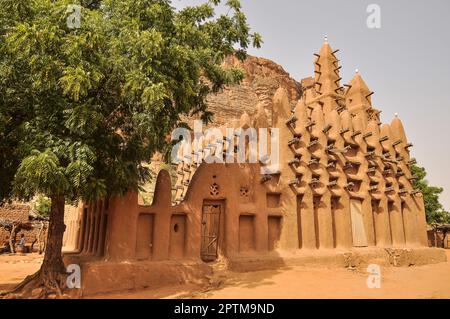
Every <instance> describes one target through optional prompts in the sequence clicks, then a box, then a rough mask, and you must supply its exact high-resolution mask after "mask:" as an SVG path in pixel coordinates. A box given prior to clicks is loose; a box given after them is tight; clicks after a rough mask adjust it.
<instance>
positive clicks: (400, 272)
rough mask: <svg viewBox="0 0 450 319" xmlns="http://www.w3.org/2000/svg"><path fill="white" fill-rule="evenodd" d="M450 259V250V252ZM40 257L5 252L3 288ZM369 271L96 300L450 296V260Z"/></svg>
mask: <svg viewBox="0 0 450 319" xmlns="http://www.w3.org/2000/svg"><path fill="white" fill-rule="evenodd" d="M447 257H448V260H449V261H450V251H447ZM41 260H42V258H41V257H40V256H38V255H35V254H32V255H26V256H5V255H1V256H0V291H2V290H5V289H8V288H11V287H12V286H14V284H17V283H18V282H20V281H21V280H22V279H23V278H24V277H26V276H27V275H29V274H32V273H33V272H34V271H36V270H37V269H38V268H39V265H40V262H41ZM368 275H369V274H368V273H364V272H361V271H354V270H347V269H342V268H326V267H314V268H312V267H290V268H284V269H278V270H270V271H256V272H250V273H226V274H223V275H222V276H221V277H220V278H219V280H216V281H215V284H214V285H212V286H210V287H200V286H196V285H182V286H176V287H167V288H163V289H155V290H146V291H138V292H124V293H117V294H108V295H101V296H96V298H145V299H150V298H224V299H228V298H242V299H247V298H263V299H264V298H275V299H276V298H402V299H403V298H445V299H450V262H446V263H440V264H435V265H426V266H420V267H409V268H408V267H406V268H394V267H386V268H382V269H381V288H380V289H369V288H368V287H367V283H366V280H367V278H368Z"/></svg>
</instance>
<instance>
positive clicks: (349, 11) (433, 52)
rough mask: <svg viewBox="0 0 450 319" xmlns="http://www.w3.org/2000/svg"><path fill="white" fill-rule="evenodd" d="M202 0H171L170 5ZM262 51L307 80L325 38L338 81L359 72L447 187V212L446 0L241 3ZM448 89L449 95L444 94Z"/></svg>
mask: <svg viewBox="0 0 450 319" xmlns="http://www.w3.org/2000/svg"><path fill="white" fill-rule="evenodd" d="M202 2H204V1H202V0H173V4H174V5H175V6H176V7H179V8H180V7H182V6H185V5H190V4H196V3H202ZM241 3H242V5H243V10H244V12H245V13H246V15H247V17H248V21H249V24H250V25H251V27H252V29H253V30H254V31H257V32H259V33H261V34H262V36H263V40H264V44H263V47H262V48H261V49H258V50H256V49H251V50H249V53H250V54H252V55H255V56H260V57H265V58H268V59H271V60H273V61H275V62H276V63H278V64H280V65H282V66H283V68H284V69H285V70H286V71H287V72H289V73H290V74H291V76H292V77H293V78H295V79H296V80H298V81H299V80H301V79H302V78H305V77H308V76H313V71H314V68H313V60H314V59H313V53H315V52H317V51H318V50H319V48H320V47H321V45H322V43H323V39H324V36H325V35H327V36H328V41H329V43H330V45H331V46H332V47H333V48H334V49H340V52H339V53H338V58H339V59H340V60H341V65H342V70H341V76H342V78H343V81H342V83H347V82H348V81H350V79H351V78H352V77H353V74H354V72H355V69H359V71H360V73H361V75H362V77H363V78H364V80H365V82H366V83H367V85H368V86H369V88H370V89H371V90H372V91H374V92H375V95H373V96H372V102H373V106H374V107H376V108H378V109H380V110H382V111H383V113H382V121H383V122H387V123H389V122H390V121H391V120H392V118H393V117H394V114H395V113H398V114H399V117H400V119H401V120H402V121H403V125H404V127H405V130H406V134H407V136H408V139H409V141H410V142H412V143H413V144H414V148H413V149H412V156H413V157H416V158H417V161H418V164H419V165H420V166H423V167H425V168H426V170H427V172H428V180H429V182H430V184H431V185H433V186H440V187H443V188H444V189H445V191H444V193H443V194H442V195H441V203H443V204H444V207H445V208H446V209H447V211H448V210H450V167H449V166H450V145H449V144H450V143H449V138H450V133H449V132H450V44H449V32H450V17H449V16H450V1H448V0H413V1H411V0H369V1H366V0H341V1H337V0H315V1H299V0H241ZM370 4H377V5H379V7H380V9H381V28H380V29H369V28H368V27H367V24H366V20H367V17H368V16H369V13H367V12H366V9H367V7H368V6H369V5H370ZM447 90H448V91H447Z"/></svg>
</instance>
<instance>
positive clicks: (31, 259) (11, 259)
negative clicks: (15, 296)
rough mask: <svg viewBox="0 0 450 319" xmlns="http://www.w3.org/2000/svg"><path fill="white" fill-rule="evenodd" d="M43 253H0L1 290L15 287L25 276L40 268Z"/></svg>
mask: <svg viewBox="0 0 450 319" xmlns="http://www.w3.org/2000/svg"><path fill="white" fill-rule="evenodd" d="M42 259H43V255H39V254H37V253H34V254H16V255H9V254H3V255H0V292H3V291H7V290H9V289H12V288H14V286H15V285H17V284H18V283H20V282H21V281H22V280H23V279H24V278H25V277H27V276H29V275H32V274H34V273H35V272H36V271H38V270H39V267H40V266H41V263H42Z"/></svg>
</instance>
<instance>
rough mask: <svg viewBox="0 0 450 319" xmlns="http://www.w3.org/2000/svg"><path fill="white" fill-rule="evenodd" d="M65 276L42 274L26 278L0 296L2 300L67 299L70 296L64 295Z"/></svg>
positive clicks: (41, 272)
mask: <svg viewBox="0 0 450 319" xmlns="http://www.w3.org/2000/svg"><path fill="white" fill-rule="evenodd" d="M66 279H67V274H62V273H56V272H43V271H42V270H39V271H38V272H37V273H35V274H33V275H31V276H28V277H27V278H25V280H24V281H23V282H21V283H20V284H19V285H18V286H17V287H15V288H14V289H13V290H11V291H9V292H6V293H3V294H0V298H4V299H68V298H71V295H70V294H66V293H64V292H65V290H67V286H66Z"/></svg>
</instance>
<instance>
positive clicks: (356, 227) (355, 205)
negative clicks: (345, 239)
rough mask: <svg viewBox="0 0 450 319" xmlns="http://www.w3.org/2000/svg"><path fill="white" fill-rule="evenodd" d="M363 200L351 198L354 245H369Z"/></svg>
mask: <svg viewBox="0 0 450 319" xmlns="http://www.w3.org/2000/svg"><path fill="white" fill-rule="evenodd" d="M361 206H362V205H361V201H360V200H356V199H351V200H350V212H351V217H352V235H353V246H354V247H367V246H368V244H367V235H366V229H365V227H364V219H363V214H362V210H361Z"/></svg>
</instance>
